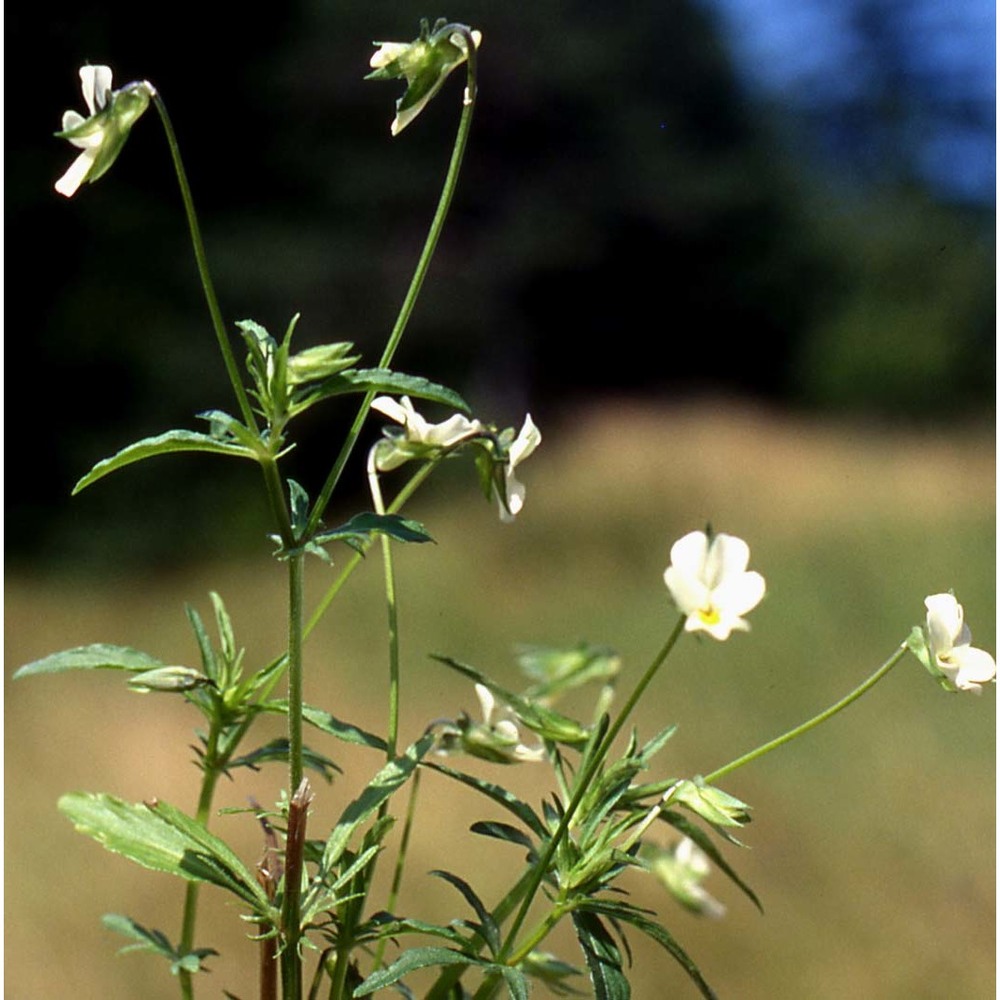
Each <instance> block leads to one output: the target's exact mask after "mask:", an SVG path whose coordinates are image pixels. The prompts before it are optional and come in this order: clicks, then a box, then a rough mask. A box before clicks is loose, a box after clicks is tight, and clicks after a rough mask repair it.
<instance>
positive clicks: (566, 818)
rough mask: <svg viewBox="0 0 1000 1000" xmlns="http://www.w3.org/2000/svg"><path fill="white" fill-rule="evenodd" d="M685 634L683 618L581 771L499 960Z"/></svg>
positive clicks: (537, 866) (515, 935) (502, 958)
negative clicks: (613, 748)
mask: <svg viewBox="0 0 1000 1000" xmlns="http://www.w3.org/2000/svg"><path fill="white" fill-rule="evenodd" d="M683 631H684V618H680V619H679V620H678V622H677V624H676V625H675V626H674V629H673V631H672V632H671V633H670V635H669V637H668V638H667V641H666V642H665V643H664V644H663V648H662V649H661V650H660V651H659V653H657V654H656V656H655V657H654V658H653V661H652V663H650V665H649V666H648V667H647V668H646V672H645V673H644V674H643V675H642V677H641V678H640V679H639V683H638V684H636V686H635V690H634V691H633V692H632V694H631V695H630V696H629V698H628V700H627V701H626V702H625V704H624V705H623V706H622V707H621V710H620V711H619V712H618V715H617V716H616V718H615V720H614V722H612V723H611V725H610V726H609V727H608V731H607V732H606V733H605V734H604V737H603V739H602V740H601V742H600V744H599V746H598V747H597V749H596V750H595V752H594V753H593V754H592V755H591V756H590V758H589V759H588V760H587V763H586V765H585V766H584V767H583V769H582V770H581V771H580V774H579V776H578V778H577V782H576V791H575V792H574V793H573V798H572V799H570V801H569V805H567V807H566V811H565V812H564V813H563V816H562V819H561V820H560V821H559V825H558V826H557V827H556V831H555V833H554V834H553V835H552V838H551V839H550V840H549V843H548V846H547V847H546V849H545V851H544V853H543V854H542V856H541V858H539V860H538V861H537V863H536V864H535V865H534V866H533V871H532V879H531V881H530V882H529V884H528V890H527V892H525V895H524V899H523V900H522V901H521V908H520V909H519V910H518V912H517V916H515V918H514V920H513V922H512V924H511V927H510V930H509V931H508V932H507V937H506V939H505V940H504V943H503V947H502V948H501V949H500V954H499V955H498V956H497V957H498V959H500V960H504V959H505V958H506V957H507V956H508V955H509V954H510V952H511V949H512V948H513V946H514V942H515V940H516V938H517V934H518V932H519V931H520V929H521V926H522V925H523V923H524V920H525V918H526V917H527V915H528V911H529V910H530V909H531V904H532V902H534V898H535V894H536V893H537V892H538V889H539V886H541V884H542V881H543V880H544V878H545V875H546V873H547V872H548V870H549V865H550V864H551V863H552V858H553V857H554V856H555V853H556V850H557V849H558V847H559V844H560V843H561V842H562V839H563V837H564V836H565V835H566V831H567V830H568V829H569V827H570V824H571V823H572V822H573V818H574V816H575V815H576V810H577V809H578V808H579V806H580V803H581V802H582V801H583V799H584V796H585V795H586V794H587V792H588V791H589V790H590V783H591V781H592V779H593V777H594V775H595V774H596V773H597V771H598V769H599V768H600V767H601V765H602V764H603V762H604V759H605V758H606V757H607V754H608V751H609V750H610V749H611V744H612V743H614V741H615V738H616V737H617V736H618V734H619V733H620V732H621V730H622V727H623V726H624V725H625V723H626V721H627V720H628V717H629V716H630V715H631V714H632V710H633V709H634V708H635V706H636V705H637V704H638V702H639V699H640V698H641V697H642V695H643V694H644V692H645V690H646V688H647V687H649V683H650V681H652V679H653V678H654V677H655V676H656V673H657V671H658V670H659V669H660V667H661V666H662V665H663V661H664V660H666V658H667V657H668V656H669V655H670V651H671V650H672V649H673V648H674V646H675V645H676V644H677V640H678V639H679V638H680V636H681V633H682V632H683Z"/></svg>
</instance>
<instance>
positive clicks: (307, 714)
mask: <svg viewBox="0 0 1000 1000" xmlns="http://www.w3.org/2000/svg"><path fill="white" fill-rule="evenodd" d="M260 707H261V708H262V709H263V710H264V711H265V712H280V713H281V714H282V715H287V714H288V702H287V701H286V700H285V699H283V698H279V699H276V700H274V701H268V702H266V703H264V704H263V705H261V706H260ZM302 718H303V719H304V720H305V721H306V722H308V723H309V725H311V726H315V727H316V728H317V729H321V730H322V731H323V732H324V733H329V734H330V735H331V736H336V737H337V739H338V740H342V741H343V742H344V743H353V744H354V745H355V746H362V747H371V749H372V750H382V751H385V748H386V745H387V744H386V742H385V740H384V739H382V737H381V736H375V735H374V734H373V733H369V732H366V731H365V730H364V729H359V728H358V727H357V726H353V725H351V724H350V723H349V722H341V721H340V719H337V718H334V716H332V715H331V714H330V713H329V712H324V711H323V709H321V708H314V707H313V706H312V705H304V706H303V708H302Z"/></svg>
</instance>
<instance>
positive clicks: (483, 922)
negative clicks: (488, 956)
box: [430, 868, 500, 955]
mask: <svg viewBox="0 0 1000 1000" xmlns="http://www.w3.org/2000/svg"><path fill="white" fill-rule="evenodd" d="M430 874H431V875H435V876H436V877H437V878H441V879H444V880H445V881H446V882H448V883H449V884H450V885H453V886H454V887H455V888H456V889H458V891H459V892H460V893H461V894H462V895H463V896H464V897H465V901H466V902H467V903H468V904H469V906H471V907H472V909H473V910H475V911H476V916H477V917H479V924H473V925H471V929H472V930H474V931H475V932H476V933H477V934H479V935H480V937H482V939H483V941H485V942H486V947H487V948H489V949H490V951H491V952H492V953H493V955H496V953H497V952H498V951H499V950H500V928H499V927H498V926H497V922H496V921H495V920H494V919H493V914H492V913H490V911H489V910H488V909H487V908H486V905H485V904H484V903H483V901H482V900H481V899H480V898H479V896H478V895H476V891H475V890H474V889H473V888H472V886H471V885H469V883H468V882H466V881H465V879H463V878H459V877H458V876H457V875H453V874H452V873H451V872H446V871H442V870H441V869H440V868H438V869H435V870H434V871H432V872H431V873H430Z"/></svg>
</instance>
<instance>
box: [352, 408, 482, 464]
mask: <svg viewBox="0 0 1000 1000" xmlns="http://www.w3.org/2000/svg"><path fill="white" fill-rule="evenodd" d="M371 408H372V409H373V410H376V411H377V412H379V413H382V414H384V415H385V416H387V417H388V418H389V419H390V420H395V421H396V423H398V424H402V425H403V432H402V434H400V433H399V431H396V430H393V429H389V428H387V429H386V430H385V432H384V433H385V437H383V438H382V440H381V441H379V442H378V443H377V444H376V445H375V446H374V447H373V448H372V456H373V461H374V463H375V468H376V469H377V470H378V471H379V472H388V471H389V470H390V469H395V468H397V467H398V466H400V465H402V464H403V463H404V462H408V461H409V460H410V459H411V458H421V457H424V456H426V455H430V454H431V453H433V452H435V451H439V450H440V451H446V450H448V449H450V448H454V447H455V446H456V445H458V444H461V442H462V441H466V440H468V439H469V438H473V437H475V436H476V435H477V434H482V433H483V430H484V428H483V425H482V424H481V423H480V422H479V421H478V420H469V419H468V417H464V416H462V414H461V413H456V414H454V415H453V416H451V417H449V418H448V419H447V420H445V421H442V422H441V423H440V424H432V423H429V422H428V421H427V420H425V419H424V418H423V417H422V416H421V415H420V414H419V413H418V412H417V411H416V410H415V409H414V407H413V403H411V402H410V398H409V396H403V397H401V398H400V399H399V400H396V399H393V398H392V397H391V396H377V397H376V398H375V399H373V400H372V407H371Z"/></svg>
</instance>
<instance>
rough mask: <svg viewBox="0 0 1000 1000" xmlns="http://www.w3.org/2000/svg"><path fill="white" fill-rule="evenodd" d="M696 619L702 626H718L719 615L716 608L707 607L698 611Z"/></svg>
mask: <svg viewBox="0 0 1000 1000" xmlns="http://www.w3.org/2000/svg"><path fill="white" fill-rule="evenodd" d="M698 617H699V618H700V619H701V621H702V624H704V625H718V624H719V620H720V618H721V615H720V614H719V611H718V609H717V608H713V607H707V608H699V609H698Z"/></svg>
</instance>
